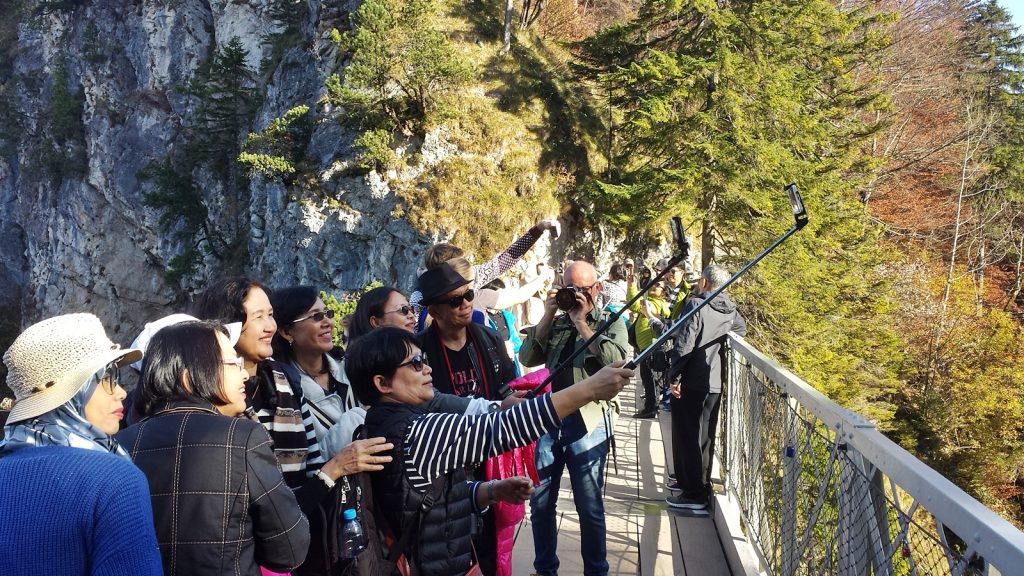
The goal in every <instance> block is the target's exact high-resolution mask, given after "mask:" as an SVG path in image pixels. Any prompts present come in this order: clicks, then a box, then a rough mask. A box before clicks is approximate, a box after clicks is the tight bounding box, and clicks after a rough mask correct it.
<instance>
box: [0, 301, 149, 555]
mask: <svg viewBox="0 0 1024 576" xmlns="http://www.w3.org/2000/svg"><path fill="white" fill-rule="evenodd" d="M141 356H142V353H141V352H140V351H138V350H134V349H127V350H121V349H119V348H118V346H117V345H116V344H114V343H113V342H111V341H110V339H109V338H107V335H106V333H105V332H104V330H103V325H102V324H100V321H99V319H98V318H96V317H95V316H93V315H92V314H68V315H65V316H57V317H55V318H50V319H48V320H44V321H42V322H39V323H37V324H34V325H32V326H30V327H29V328H27V329H26V330H25V331H24V332H23V333H22V334H21V335H20V336H18V338H17V339H16V340H15V341H14V343H13V344H12V345H11V347H10V348H9V349H8V350H7V353H6V354H4V364H5V365H6V366H7V370H8V375H7V385H8V386H9V387H10V388H11V390H12V391H13V392H14V395H15V404H14V408H13V409H12V410H11V413H10V416H9V417H8V419H7V425H6V426H5V427H4V441H3V442H0V494H3V495H4V504H3V506H0V566H3V570H4V572H5V573H6V572H7V571H10V573H12V574H83V575H84V574H111V575H113V574H144V575H148V574H161V573H162V568H161V563H160V552H159V549H158V548H157V543H156V535H155V533H154V529H153V516H152V511H151V508H150V500H149V489H148V486H147V483H146V479H145V477H144V476H143V475H142V473H141V472H140V471H139V469H138V468H136V467H135V466H134V465H132V463H131V462H130V461H129V460H128V458H127V454H126V453H125V451H124V450H123V449H121V447H120V446H119V445H118V444H117V442H115V441H114V439H113V438H112V437H111V435H112V434H114V433H115V432H117V429H118V422H119V420H120V418H121V415H122V414H123V409H122V408H121V400H123V399H124V397H125V392H124V390H123V389H122V388H121V387H120V386H119V385H118V377H117V373H118V368H119V367H120V366H121V365H122V364H126V363H128V362H132V361H134V360H137V359H138V358H140V357H141ZM47 542H49V543H51V544H53V543H58V542H59V543H60V545H59V546H57V545H49V546H45V547H44V546H43V544H44V543H47Z"/></svg>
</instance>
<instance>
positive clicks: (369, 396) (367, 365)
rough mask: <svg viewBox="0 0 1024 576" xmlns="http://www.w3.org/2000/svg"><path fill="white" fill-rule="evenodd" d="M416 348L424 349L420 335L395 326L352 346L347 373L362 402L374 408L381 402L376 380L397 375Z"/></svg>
mask: <svg viewBox="0 0 1024 576" xmlns="http://www.w3.org/2000/svg"><path fill="white" fill-rule="evenodd" d="M413 346H415V347H417V348H419V347H420V343H419V341H418V340H417V339H416V335H415V334H413V333H412V332H409V331H408V330H402V329H401V328H395V327H394V326H381V327H380V328H377V329H376V330H373V331H371V332H369V333H368V334H365V335H364V336H363V337H361V338H359V339H358V340H356V341H354V342H352V344H350V345H349V347H348V350H347V351H346V352H347V353H346V355H345V374H346V375H347V376H348V380H349V382H351V384H352V390H353V391H355V393H356V397H357V398H359V401H360V402H362V403H363V404H364V405H366V406H373V405H375V404H377V402H379V401H380V398H381V393H380V390H377V387H376V386H374V384H373V377H374V376H383V377H385V378H391V377H392V376H394V375H395V372H396V371H397V370H398V366H399V365H400V364H401V363H402V362H405V357H406V356H407V355H408V354H409V351H410V350H411V349H412V347H413Z"/></svg>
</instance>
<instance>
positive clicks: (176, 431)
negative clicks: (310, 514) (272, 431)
mask: <svg viewBox="0 0 1024 576" xmlns="http://www.w3.org/2000/svg"><path fill="white" fill-rule="evenodd" d="M115 438H117V441H118V442H120V443H121V445H122V446H123V447H124V448H125V450H127V451H128V454H129V455H130V456H131V458H132V460H133V461H134V462H135V465H136V466H138V467H139V468H140V469H141V470H142V472H143V473H144V474H145V475H146V478H147V479H148V481H149V489H150V494H151V495H152V501H153V519H154V523H155V525H156V535H157V541H158V543H159V545H160V555H161V557H162V559H163V564H164V573H165V574H167V576H173V575H175V574H181V575H188V576H204V575H210V576H213V575H221V574H233V575H234V574H247V575H248V574H252V575H259V574H260V569H259V566H265V567H267V568H270V569H272V570H275V571H279V572H285V571H289V570H293V569H294V568H295V567H297V566H298V565H299V564H301V563H302V561H303V559H304V558H305V557H306V550H307V548H308V547H309V524H308V523H307V522H306V518H305V516H303V515H302V512H301V511H299V505H298V503H297V502H296V501H295V496H294V495H293V494H292V491H291V490H290V489H289V488H288V486H286V485H285V483H284V479H283V477H282V476H281V468H280V467H279V466H278V464H277V459H276V458H275V457H274V452H273V450H272V449H271V442H270V437H269V436H268V435H267V431H266V430H265V429H264V428H263V426H260V424H259V423H257V422H253V421H251V420H247V419H244V418H230V417H228V416H224V415H222V414H220V413H218V412H217V411H216V410H215V409H214V407H213V405H212V404H210V403H209V402H202V401H173V402H167V403H165V404H163V405H161V406H158V407H157V409H156V410H155V411H154V414H153V416H151V417H149V418H146V419H145V420H143V421H141V422H139V423H138V424H135V425H134V426H130V427H128V428H126V429H124V430H122V431H121V432H119V433H118V434H117V435H116V436H115Z"/></svg>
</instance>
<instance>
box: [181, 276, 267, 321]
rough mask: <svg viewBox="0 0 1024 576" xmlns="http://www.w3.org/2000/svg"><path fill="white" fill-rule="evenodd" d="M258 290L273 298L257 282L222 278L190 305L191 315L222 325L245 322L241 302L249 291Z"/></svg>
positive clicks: (248, 279)
mask: <svg viewBox="0 0 1024 576" xmlns="http://www.w3.org/2000/svg"><path fill="white" fill-rule="evenodd" d="M253 288H259V289H260V290H263V292H265V293H266V295H267V298H273V297H274V292H273V291H272V290H270V289H269V288H267V287H266V286H264V285H263V284H260V283H259V281H257V280H254V279H252V278H247V277H245V276H237V277H234V278H224V279H222V280H219V281H217V282H215V283H214V284H213V285H212V286H210V287H209V288H207V289H206V290H204V291H203V292H202V293H201V294H199V296H196V300H195V303H194V304H193V305H192V315H193V316H195V317H196V318H199V319H201V320H216V321H219V322H221V323H224V324H228V323H231V322H243V323H244V322H245V307H244V306H243V305H242V302H243V301H245V299H246V298H247V297H248V296H249V291H251V290H252V289H253Z"/></svg>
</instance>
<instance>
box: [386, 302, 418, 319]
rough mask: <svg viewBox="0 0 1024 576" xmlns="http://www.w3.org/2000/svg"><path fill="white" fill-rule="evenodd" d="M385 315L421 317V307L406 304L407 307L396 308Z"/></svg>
mask: <svg viewBox="0 0 1024 576" xmlns="http://www.w3.org/2000/svg"><path fill="white" fill-rule="evenodd" d="M384 314H401V315H402V316H408V315H410V314H412V315H413V316H419V314H420V306H419V304H406V305H405V306H402V307H401V308H395V309H394V310H388V311H387V312H385V313H384ZM382 316H383V314H382Z"/></svg>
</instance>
